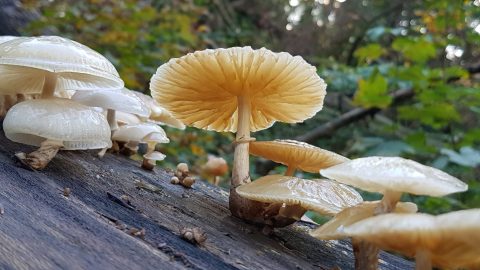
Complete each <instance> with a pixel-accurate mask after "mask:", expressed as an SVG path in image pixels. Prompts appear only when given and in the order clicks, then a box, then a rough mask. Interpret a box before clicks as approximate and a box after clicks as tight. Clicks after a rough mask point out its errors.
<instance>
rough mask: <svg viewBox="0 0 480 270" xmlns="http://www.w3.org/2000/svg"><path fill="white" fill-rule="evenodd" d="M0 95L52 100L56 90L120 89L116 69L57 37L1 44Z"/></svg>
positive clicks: (103, 58)
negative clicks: (19, 94) (37, 96)
mask: <svg viewBox="0 0 480 270" xmlns="http://www.w3.org/2000/svg"><path fill="white" fill-rule="evenodd" d="M0 55H1V57H0V81H1V82H2V83H1V84H0V93H2V94H17V93H23V94H36V93H41V94H42V98H49V97H53V95H54V92H55V91H56V90H92V89H99V88H100V89H119V88H121V87H123V81H122V80H121V79H120V77H119V75H118V72H117V71H116V70H115V67H114V66H113V65H112V64H111V63H110V62H109V61H108V60H107V59H106V58H105V57H103V56H102V55H101V54H99V53H97V52H95V51H94V50H92V49H90V48H88V47H87V46H85V45H82V44H80V43H78V42H75V41H72V40H69V39H66V38H62V37H57V36H40V37H18V38H15V39H12V40H9V41H6V42H3V43H0Z"/></svg>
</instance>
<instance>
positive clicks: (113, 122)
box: [107, 109, 118, 135]
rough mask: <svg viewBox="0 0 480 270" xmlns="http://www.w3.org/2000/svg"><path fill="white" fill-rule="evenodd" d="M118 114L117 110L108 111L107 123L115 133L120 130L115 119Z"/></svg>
mask: <svg viewBox="0 0 480 270" xmlns="http://www.w3.org/2000/svg"><path fill="white" fill-rule="evenodd" d="M115 115H116V113H115V110H112V109H108V110H107V121H108V124H109V125H110V130H111V131H112V135H113V132H114V131H115V130H117V129H118V124H117V119H116V117H115Z"/></svg>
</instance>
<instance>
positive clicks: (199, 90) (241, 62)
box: [150, 47, 326, 220]
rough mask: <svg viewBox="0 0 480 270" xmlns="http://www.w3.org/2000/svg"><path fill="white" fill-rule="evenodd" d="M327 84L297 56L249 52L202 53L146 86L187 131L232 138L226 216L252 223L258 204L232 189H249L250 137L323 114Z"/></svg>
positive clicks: (171, 65) (163, 69)
mask: <svg viewBox="0 0 480 270" xmlns="http://www.w3.org/2000/svg"><path fill="white" fill-rule="evenodd" d="M325 89H326V84H325V83H324V81H323V80H322V79H321V78H320V77H319V76H318V74H317V72H316V68H315V67H314V66H311V65H309V64H308V63H307V62H305V60H303V59H302V58H301V57H299V56H295V57H294V56H292V55H290V54H288V53H274V52H272V51H269V50H267V49H265V48H262V49H259V50H253V49H252V48H251V47H243V48H239V47H234V48H228V49H216V50H204V51H197V52H194V53H190V54H187V55H186V56H183V57H181V58H175V59H171V60H170V61H169V62H168V63H166V64H163V65H162V66H160V67H159V68H158V69H157V72H156V73H155V75H153V77H152V79H151V81H150V90H151V94H152V97H153V98H154V99H155V100H156V101H157V102H158V103H159V104H161V105H162V106H164V107H165V108H166V109H167V110H168V111H169V112H171V113H172V114H173V116H174V117H176V118H177V119H179V120H180V121H182V122H183V123H184V124H186V125H188V126H194V127H197V128H202V129H207V130H215V131H218V132H226V131H228V132H236V140H235V144H236V146H235V153H234V161H233V163H234V165H233V168H232V178H231V190H230V203H229V205H230V211H231V213H232V214H233V215H234V216H237V217H240V218H243V219H246V220H253V219H257V217H258V215H261V212H262V211H263V210H262V208H261V204H259V203H257V202H253V201H249V200H247V199H245V198H241V197H240V196H238V194H236V192H235V188H236V187H238V186H241V185H243V184H246V183H249V182H250V181H251V180H250V174H249V151H248V148H249V144H248V143H249V142H250V141H252V140H254V139H253V138H251V137H250V132H254V131H258V130H262V129H265V128H269V127H270V126H271V125H273V124H274V123H275V121H281V122H286V123H297V122H302V121H304V120H305V119H308V118H310V117H312V116H314V115H315V114H316V113H317V112H318V111H320V110H321V109H322V106H323V99H324V96H325V94H326V91H325Z"/></svg>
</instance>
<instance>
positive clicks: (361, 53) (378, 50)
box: [354, 43, 384, 62]
mask: <svg viewBox="0 0 480 270" xmlns="http://www.w3.org/2000/svg"><path fill="white" fill-rule="evenodd" d="M383 53H384V49H383V48H382V47H381V46H380V44H378V43H372V44H368V45H367V46H364V47H361V48H358V49H357V50H356V51H355V53H354V56H355V57H357V58H358V60H359V61H360V62H364V61H366V62H370V61H374V60H376V59H378V58H380V56H382V55H383Z"/></svg>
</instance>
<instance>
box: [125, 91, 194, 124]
mask: <svg viewBox="0 0 480 270" xmlns="http://www.w3.org/2000/svg"><path fill="white" fill-rule="evenodd" d="M134 93H135V95H136V96H137V97H138V98H140V99H141V100H142V101H143V102H144V103H145V104H146V105H147V107H148V108H149V110H150V115H149V117H148V120H150V121H152V122H155V123H157V124H165V125H168V126H171V127H174V128H178V129H185V125H184V124H183V123H182V122H181V121H179V120H178V119H177V118H175V117H173V115H172V114H171V113H170V112H169V111H167V110H166V109H165V108H163V107H162V106H161V105H160V104H158V102H156V101H155V100H153V98H152V97H151V96H147V95H145V94H143V93H140V92H137V91H134Z"/></svg>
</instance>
